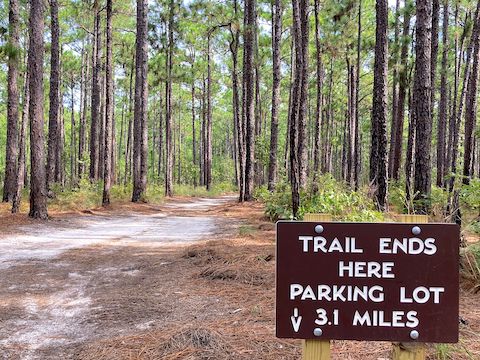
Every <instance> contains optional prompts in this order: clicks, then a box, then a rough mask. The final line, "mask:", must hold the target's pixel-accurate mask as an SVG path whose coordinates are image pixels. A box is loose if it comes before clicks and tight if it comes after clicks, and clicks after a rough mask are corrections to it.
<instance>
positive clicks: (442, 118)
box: [437, 0, 449, 187]
mask: <svg viewBox="0 0 480 360" xmlns="http://www.w3.org/2000/svg"><path fill="white" fill-rule="evenodd" d="M448 19H449V14H448V0H444V2H443V24H442V26H443V28H442V43H443V49H442V70H441V74H440V76H441V80H440V104H439V109H438V126H437V186H440V187H443V185H444V177H445V161H446V159H445V153H446V151H445V146H446V141H445V140H446V139H445V134H446V126H447V118H448V104H447V102H448V92H447V67H448V50H449V43H448Z"/></svg>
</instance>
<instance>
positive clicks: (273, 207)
mask: <svg viewBox="0 0 480 360" xmlns="http://www.w3.org/2000/svg"><path fill="white" fill-rule="evenodd" d="M317 186H318V192H316V193H314V192H313V191H311V190H307V191H302V192H301V194H300V209H299V218H300V219H301V218H303V216H304V214H306V213H317V214H331V215H332V216H333V217H334V219H335V220H343V221H365V222H368V221H371V222H375V221H382V220H385V215H384V214H383V213H381V212H378V211H376V210H375V206H374V203H373V202H372V200H371V199H369V198H368V196H367V194H366V193H365V192H364V191H353V190H350V189H349V188H348V187H347V186H345V185H344V184H342V183H340V182H338V181H336V180H335V179H334V178H333V177H332V176H331V175H329V174H327V175H322V176H320V177H319V179H318V181H317ZM255 195H256V197H257V199H261V200H263V201H264V202H265V206H266V214H267V215H268V216H269V218H270V219H272V220H278V219H289V218H292V209H291V193H290V187H289V186H288V185H286V183H285V182H282V183H280V184H279V185H278V186H277V189H276V190H275V191H274V192H273V193H269V192H268V191H267V190H266V189H260V190H258V191H257V192H256V194H255Z"/></svg>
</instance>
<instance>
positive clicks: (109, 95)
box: [102, 0, 113, 206]
mask: <svg viewBox="0 0 480 360" xmlns="http://www.w3.org/2000/svg"><path fill="white" fill-rule="evenodd" d="M112 2H113V0H107V45H106V46H107V60H106V62H107V63H106V69H105V71H106V73H105V75H106V78H105V82H106V83H105V86H106V97H105V151H104V154H105V162H104V166H105V168H104V172H103V199H102V205H103V206H108V205H110V188H111V186H112V149H113V147H112V142H113V141H112V140H113V64H112V63H113V51H112V36H113V32H112V16H113V4H112Z"/></svg>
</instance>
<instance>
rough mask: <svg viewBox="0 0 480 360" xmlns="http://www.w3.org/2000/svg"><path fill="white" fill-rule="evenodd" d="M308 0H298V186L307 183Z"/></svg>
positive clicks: (303, 185)
mask: <svg viewBox="0 0 480 360" xmlns="http://www.w3.org/2000/svg"><path fill="white" fill-rule="evenodd" d="M308 6H309V1H308V0H299V16H300V27H299V30H300V31H299V33H298V34H297V35H298V37H297V39H298V43H297V45H299V46H300V49H298V48H297V49H298V50H299V53H298V54H297V56H299V59H297V60H299V63H301V83H300V88H299V90H300V102H299V104H298V128H299V129H298V153H299V158H298V159H299V163H298V165H299V170H300V175H299V176H300V177H299V180H300V184H299V185H300V188H304V187H305V186H306V184H307V163H308V161H307V143H306V141H307V117H308V114H307V109H308V42H309V25H308V24H309V20H308V15H309V12H308Z"/></svg>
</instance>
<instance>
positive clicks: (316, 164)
mask: <svg viewBox="0 0 480 360" xmlns="http://www.w3.org/2000/svg"><path fill="white" fill-rule="evenodd" d="M319 12H320V5H319V0H315V1H314V13H315V48H316V78H317V79H316V80H317V81H316V82H317V83H316V87H317V98H316V100H317V103H316V109H315V138H314V144H313V149H314V150H313V176H314V190H315V191H316V190H317V189H318V187H317V185H316V181H315V180H316V176H317V173H318V171H320V148H321V138H322V133H321V130H322V126H321V124H322V105H323V63H322V45H321V42H320V19H319Z"/></svg>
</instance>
